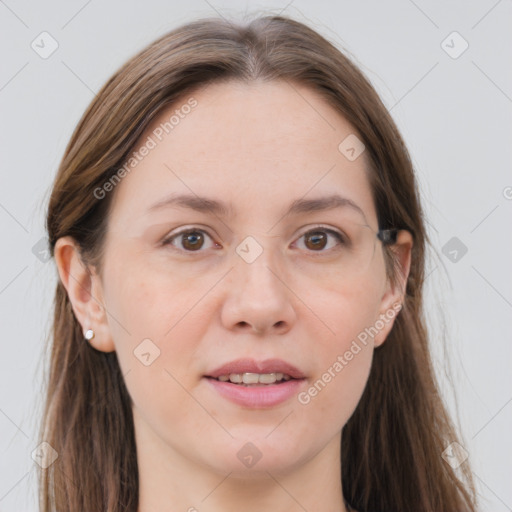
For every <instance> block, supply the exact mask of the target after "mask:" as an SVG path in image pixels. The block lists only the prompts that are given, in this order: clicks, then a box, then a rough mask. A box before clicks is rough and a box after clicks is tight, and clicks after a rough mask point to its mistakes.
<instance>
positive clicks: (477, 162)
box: [0, 0, 512, 512]
mask: <svg viewBox="0 0 512 512" xmlns="http://www.w3.org/2000/svg"><path fill="white" fill-rule="evenodd" d="M253 12H268V13H273V14H278V13H282V14H287V15H289V16H292V17H294V18H295V19H297V20H299V21H303V22H305V23H307V24H308V25H310V26H311V27H312V28H314V29H316V30H317V31H319V32H320V33H321V34H323V35H324V36H325V37H327V38H328V39H330V40H331V41H332V42H333V43H334V44H336V45H337V46H338V47H339V48H340V49H342V50H344V51H345V52H346V53H347V54H348V55H349V57H351V58H352V59H353V60H354V61H355V62H356V64H358V65H359V66H360V67H361V69H362V70H363V72H364V73H365V74H366V75H367V76H368V78H369V79H370V80H371V82H372V83H373V85H374V86H375V88H376V89H377V91H378V93H379V94H380V95H381V97H382V99H383V101H384V103H385V104H386V106H387V107H388V109H389V110H390V111H391V114H392V116H393V118H394V119H395V120H396V122H397V124H398V126H399V128H400V130H401V131H402V134H403V136H404V139H405V141H406V144H407V145H408V147H409V149H410V152H411V155H412V158H413V162H414V165H415V168H416V172H417V175H418V179H419V182H420V186H421V195H422V201H423V206H424V208H425V212H426V214H427V220H428V229H429V235H430V237H431V240H432V249H431V250H430V251H429V259H428V278H427V285H426V296H425V298H426V315H427V318H428V322H429V326H430V329H431V338H432V350H433V354H434V360H435V364H436V369H437V372H438V378H439V381H440V384H441V386H442V389H443V393H444V396H445V399H446V401H447V402H448V404H449V407H450V411H451V412H452V414H453V415H454V417H457V408H456V405H455V404H456V402H455V399H454V398H455V397H456V398H457V400H458V417H459V418H460V424H461V428H462V433H463V436H464V437H463V439H464V441H463V446H464V449H465V450H466V451H467V452H468V454H469V460H470V462H471V463H472V466H473V469H474V473H475V479H476V483H477V485H478V490H479V493H480V495H481V497H482V506H481V510H482V511H485V512H487V511H489V512H504V511H507V510H512V488H511V486H510V476H511V474H512V471H511V466H512V464H511V459H512V457H511V455H512V453H511V444H512V443H511V438H510V431H511V429H510V426H511V419H512V404H511V401H512V385H511V383H512V376H511V371H510V365H511V354H512V348H511V347H512V345H511V343H510V342H511V339H510V338H511V336H510V328H511V327H512V325H511V321H510V320H511V317H512V315H511V313H512V277H511V272H510V263H511V262H512V240H511V235H510V233H511V229H510V228H511V217H512V215H511V214H512V173H511V172H510V164H511V153H512V138H511V131H512V130H511V126H512V123H511V121H512V119H511V117H512V116H511V114H512V66H511V63H512V44H511V43H512V30H511V27H512V2H511V1H510V0H502V1H496V0H485V1H484V0H482V1H472V2H468V1H452V2H442V1H434V2H432V1H431V2H427V1H423V0H417V1H412V0H393V1H385V2H382V1H377V0H375V1H360V2H355V1H350V2H349V1H344V0H341V1H336V2H334V1H328V0H315V1H314V2H308V1H306V0H295V1H292V2H290V1H289V0H287V1H264V2H248V1H235V0H229V1H228V0H212V1H208V2H207V1H205V0H189V1H188V2H177V1H169V0H167V1H164V0H152V1H151V0H150V1H145V2H126V1H125V2H123V1H120V0H110V1H106V2H101V1H100V0H89V1H86V0H72V1H69V0H68V1H63V0H60V1H48V2H35V1H33V2H23V1H20V0H0V48H1V50H0V51H1V55H2V58H1V66H0V109H1V116H0V137H1V151H0V172H1V187H0V234H1V239H2V247H3V249H2V264H1V265H0V312H1V347H2V351H1V357H0V512H20V511H26V512H31V511H35V510H37V504H36V489H37V484H36V478H35V475H36V472H35V462H34V461H33V460H32V453H33V451H34V450H35V448H36V445H37V435H36V434H37V428H38V420H39V417H38V414H40V410H41V405H42V403H41V396H42V387H43V381H42V373H41V372H42V364H41V361H42V348H43V343H44V339H45V337H46V336H47V334H48V332H49V328H50V308H51V303H52V299H53V293H54V288H55V282H56V270H55V267H54V263H53V260H50V261H48V260H47V258H46V254H45V252H44V243H45V241H44V236H45V231H44V211H45V207H46V204H47V199H48V191H49V188H50V185H51V182H52V179H53V177H54V175H55V173H56V170H57V167H58V164H59V161H60V159H61V157H62V154H63V151H64V148H65V145H66V144H67V141H68V140H69V138H70V136H71V133H72V131H73V129H74V127H75V126H76V124H77V122H78V120H79V118H80V117H81V115H82V113H83V112H84V110H85V108H86V107H87V105H88V104H89V102H90V101H91V100H92V99H93V97H94V93H95V92H97V91H98V90H99V89H100V87H101V86H102V85H103V84H104V83H105V81H106V80H107V79H108V78H109V77H110V76H111V74H112V73H113V72H114V71H115V70H117V68H118V67H119V66H120V65H121V64H122V63H123V62H124V61H125V60H126V59H127V58H128V57H130V56H132V55H133V54H134V53H136V52H137V51H139V50H140V49H142V48H143V47H144V46H145V45H146V44H148V43H149V42H151V41H153V40H154V39H156V38H157V37H159V36H160V35H162V34H164V33H165V32H167V31H169V30H171V29H172V28H174V27H176V26H178V25H180V24H182V23H184V22H187V21H190V20H192V19H195V18H198V17H203V16H224V17H228V18H231V19H241V18H243V16H244V14H246V13H253ZM42 32H47V34H44V35H41V33H42ZM41 38H45V39H44V41H45V43H44V44H43V43H41V42H40V41H41ZM38 41H39V43H38ZM36 43H37V44H38V45H39V46H37V44H36ZM52 45H53V46H56V45H58V47H57V48H56V50H55V51H54V52H53V53H52V54H51V55H49V56H48V55H45V54H44V52H50V51H51V50H53V47H52ZM43 46H44V51H43V48H42V47H43ZM43 57H46V58H43ZM443 340H445V345H443ZM449 375H451V378H448V377H449ZM452 384H453V386H452ZM440 456H441V454H440Z"/></svg>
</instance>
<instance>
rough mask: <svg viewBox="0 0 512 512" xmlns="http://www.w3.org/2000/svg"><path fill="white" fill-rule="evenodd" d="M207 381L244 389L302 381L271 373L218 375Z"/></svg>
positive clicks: (280, 373)
mask: <svg viewBox="0 0 512 512" xmlns="http://www.w3.org/2000/svg"><path fill="white" fill-rule="evenodd" d="M206 378H208V379H214V380H217V381H219V382H229V383H231V384H236V385H238V386H246V387H262V386H263V387H264V386H271V385H273V384H281V383H284V382H288V381H290V380H302V379H296V378H294V377H292V376H291V375H288V374H287V373H282V372H273V373H249V372H246V373H229V374H225V375H219V376H218V377H209V376H206Z"/></svg>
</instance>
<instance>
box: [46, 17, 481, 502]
mask: <svg viewBox="0 0 512 512" xmlns="http://www.w3.org/2000/svg"><path fill="white" fill-rule="evenodd" d="M256 79H259V80H285V81H287V82H288V83H289V84H290V85H293V84H302V85H306V86H308V87H309V88H311V90H313V91H315V92H316V93H318V94H320V95H321V96H322V97H323V98H325V99H326V100H327V101H328V102H329V104H330V105H331V106H332V107H333V108H334V109H335V110H337V111H338V112H339V113H340V114H342V115H343V116H344V117H345V118H346V119H347V120H348V121H349V122H350V123H351V124H352V125H353V127H354V128H355V129H356V130H357V133H358V134H359V136H360V138H361V139H362V140H363V142H364V144H365V146H366V150H367V152H368V155H369V157H370V159H369V162H370V169H369V176H370V181H371V188H372V193H373V197H374V201H375V205H376V210H377V215H378V222H379V228H381V229H386V228H399V229H407V230H409V231H410V232H411V233H412V235H413V238H414V247H413V250H412V262H411V268H410V274H409V277H408V280H407V283H406V293H405V299H404V306H403V309H402V311H401V313H400V315H398V317H397V318H396V320H395V324H394V326H393V329H392V330H391V332H390V334H389V336H388V339H387V340H386V342H385V343H384V344H383V345H382V346H381V347H379V348H378V349H377V350H376V351H375V354H374V361H373V366H372V370H371V373H370V376H369V380H368V383H367V386H366V388H365V391H364V393H363V396H362V398H361V401H360V403H359V404H358V406H357V409H356V411H355V412H354V414H353V415H352V417H351V418H350V420H349V421H348V423H347V424H346V425H345V427H344V429H343V435H342V448H341V460H342V468H341V469H342V484H343V493H344V496H345V497H346V499H347V501H348V502H349V503H350V504H351V506H352V507H354V508H356V509H357V510H358V511H359V512H369V511H386V512H389V511H396V512H405V511H407V512H411V511H414V512H443V511H444V512H454V511H463V510H464V511H475V510H476V505H475V503H476V498H475V491H474V486H473V481H472V475H471V472H470V469H469V467H468V463H467V462H465V463H463V464H462V466H461V467H460V468H459V469H458V472H456V471H455V470H454V469H452V467H451V466H450V465H448V464H447V463H446V462H445V461H444V460H443V459H442V456H441V454H442V452H443V450H444V449H445V448H446V447H447V446H448V444H449V443H451V442H453V441H455V440H456V439H457V436H456V434H455V430H454V427H453V426H452V423H451V421H450V418H449V416H448V414H447V412H446V409H445V407H444V405H443V402H442V400H441V397H440V393H439V391H438V385H437V383H436V380H435V376H434V372H433V368H432V363H431V358H430V354H429V346H428V337H427V331H426V326H425V321H424V317H423V299H422V289H423V283H424V279H425V276H424V263H425V262H424V260H425V246H426V244H427V243H428V240H427V235H426V231H425V225H424V220H423V213H422V209H421V205H420V201H419V194H418V190H417V185H416V181H415V176H414V171H413V166H412V163H411V160H410V157H409V154H408V151H407V149H406V147H405V145H404V142H403V140H402V138H401V136H400V134H399V132H398V129H397V127H396V125H395V123H394V122H393V120H392V118H391V116H390V115H389V113H388V111H387V110H386V107H385V106H384V105H383V103H382V102H381V100H380V99H379V97H378V95H377V93H376V92H375V90H374V89H373V87H372V86H371V84H370V83H369V81H368V80H367V79H366V78H365V77H364V75H363V74H362V73H361V71H360V70H359V69H358V68H357V67H356V66H355V65H354V64H353V63H352V62H351V61H350V60H349V59H348V58H347V57H346V56H344V55H343V53H341V52H340V50H339V49H337V48H336V47H335V46H334V45H333V44H331V43H330V42H328V41H327V40H326V39H325V38H323V37H322V36H320V35H319V34H318V33H316V32H315V31H314V30H312V29H310V28H308V27H307V26H305V25H304V24H302V23H300V22H298V21H294V20H292V19H290V18H286V17H282V16H264V17H258V18H255V19H254V20H252V21H250V22H247V23H246V24H235V23H232V22H229V21H225V20H222V19H218V18H212V19H202V20H198V21H195V22H192V23H189V24H187V25H184V26H182V27H180V28H178V29H176V30H173V31H172V32H170V33H168V34H166V35H164V36H163V37H161V38H160V39H158V40H157V41H155V42H154V43H152V44H151V45H150V46H148V47H147V48H146V49H144V50H143V51H142V52H140V53H139V54H138V55H136V56H135V57H133V58H132V59H131V60H129V61H128V62H127V63H126V64H125V65H124V66H122V67H121V69H120V70H119V71H118V72H117V73H115V74H114V76H113V77H112V78H111V79H110V80H109V81H108V82H107V83H106V84H105V86H104V87H103V88H102V90H101V91H100V92H99V93H98V94H97V96H96V97H95V99H94V100H93V101H92V103H91V105H90V106H89V107H88V109H87V111H86V112H85V114H84V115H83V117H82V119H81V121H80V122H79V124H78V126H77V128H76V130H75V132H74V134H73V136H72V138H71V140H70V142H69V144H68V146H67V148H66V151H65V154H64V157H63V159H62V162H61V165H60V168H59V170H58V173H57V176H56V179H55V182H54V184H53V189H52V193H51V197H50V201H49V207H48V216H47V230H48V237H49V244H50V249H51V252H52V255H53V251H54V247H55V243H56V241H57V240H58V239H59V238H60V237H63V236H68V235H69V236H72V237H73V238H74V239H75V240H76V242H77V243H78V245H79V247H80V250H81V254H82V256H83V259H84V262H86V263H87V264H90V265H94V266H95V267H96V269H97V270H100V269H101V260H102V248H103V236H104V233H105V231H106V225H107V222H108V215H109V207H110V205H111V202H112V196H113V193H111V194H108V195H107V196H106V197H105V198H104V199H102V200H98V199H96V197H95V195H94V190H95V189H97V187H101V186H102V185H103V184H104V183H105V182H106V180H108V179H110V178H111V177H112V176H113V175H114V173H115V172H116V171H118V170H119V168H120V167H121V166H122V165H123V162H124V161H125V160H126V158H127V157H128V155H129V153H130V151H132V150H133V146H134V144H135V142H136V141H137V140H138V138H139V137H140V135H141V134H142V133H143V131H144V130H145V128H146V127H147V126H148V124H149V123H150V122H151V120H152V119H154V117H155V116H156V115H157V114H158V113H159V112H160V111H161V110H162V109H163V108H164V107H167V106H169V105H170V104H172V103H174V102H176V101H178V99H180V97H183V96H184V95H185V94H189V93H190V92H191V91H193V90H194V89H196V90H197V89H198V88H201V87H206V86H207V85H208V84H209V83H211V82H218V81H226V80H238V81H244V82H250V81H254V80H256ZM384 250H385V251H386V254H387V256H386V257H387V258H388V259H387V261H388V262H389V261H391V260H390V258H391V252H389V249H387V248H385V249H384ZM389 268H391V271H390V272H391V274H390V277H392V278H393V277H396V276H395V275H394V274H393V268H394V267H393V265H391V266H390V267H389ZM52 338H53V339H52V343H51V347H50V348H51V350H49V362H48V368H49V370H48V389H47V398H46V403H45V409H44V416H43V421H42V426H41V432H40V440H41V441H46V442H48V443H49V444H50V445H51V446H52V447H53V448H54V449H55V450H56V451H57V452H58V454H59V457H58V459H57V460H56V461H55V462H54V463H53V464H52V465H51V466H50V467H49V468H47V469H42V470H41V473H40V506H41V510H42V511H43V512H50V511H56V510H70V511H75V512H78V511H93V510H94V511H99V510H105V511H106V510H108V511H111V512H118V511H119V512H121V511H123V512H136V510H137V506H138V476H137V475H138V472H137V459H136V450H135V437H134V427H133V418H132V411H131V399H130V396H129V394H128V392H127V389H126V387H125V384H124V380H123V376H122V374H121V371H120V367H119V364H118V361H117V357H116V353H115V352H111V353H104V352H99V351H96V350H95V349H93V348H92V347H91V346H90V344H88V343H85V342H84V340H83V334H82V329H81V326H80V324H79V323H78V321H77V320H76V318H75V316H74V314H73V310H72V308H71V304H70V301H69V299H68V296H67V293H66V290H65V288H64V287H63V284H62V283H61V282H60V281H59V282H58V284H57V289H56V292H55V310H54V324H53V336H52Z"/></svg>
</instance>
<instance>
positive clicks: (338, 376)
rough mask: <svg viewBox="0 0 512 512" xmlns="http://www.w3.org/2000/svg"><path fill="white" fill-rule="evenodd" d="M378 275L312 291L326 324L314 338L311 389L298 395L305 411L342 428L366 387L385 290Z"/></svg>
mask: <svg viewBox="0 0 512 512" xmlns="http://www.w3.org/2000/svg"><path fill="white" fill-rule="evenodd" d="M379 276H380V274H378V273H375V274H373V273H369V275H368V276H367V277H365V278H364V279H361V280H359V282H358V283H353V284H352V285H351V286H350V287H347V288H344V289H342V290H340V289H338V288H335V287H334V286H333V287H330V286H329V287H322V289H321V290H318V292H315V293H310V295H309V299H308V300H310V301H311V304H314V305H315V306H314V307H316V311H315V313H317V316H318V317H320V318H321V319H322V321H323V323H324V326H323V327H322V329H321V332H322V335H321V336H317V337H315V338H314V339H315V343H314V347H312V348H314V353H315V359H316V361H317V364H316V365H315V368H316V372H315V376H314V378H313V379H312V382H311V385H310V387H309V388H308V389H307V390H306V392H305V393H303V395H302V396H299V397H298V398H299V402H300V403H301V404H302V405H303V406H304V408H305V409H308V408H311V409H313V408H316V409H317V411H316V413H318V414H319V415H321V416H319V417H322V418H323V419H322V422H323V421H324V419H325V420H326V421H329V422H331V424H332V425H338V426H339V427H340V428H341V427H342V426H343V425H344V423H345V422H346V421H347V420H348V418H349V417H350V416H351V415H352V413H353V411H354V410H355V408H356V406H357V403H358V402H359V399H360V397H361V395H362V393H363V391H364V388H365V386H366V382H367V379H368V376H369V372H370V368H371V363H372V357H373V349H374V346H373V337H372V335H374V333H375V331H374V330H372V328H373V327H374V326H375V323H376V320H377V319H378V318H379V315H378V311H379V305H380V297H381V293H382V286H381V285H382V279H380V278H379Z"/></svg>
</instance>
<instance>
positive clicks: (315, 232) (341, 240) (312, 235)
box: [299, 226, 347, 252]
mask: <svg viewBox="0 0 512 512" xmlns="http://www.w3.org/2000/svg"><path fill="white" fill-rule="evenodd" d="M329 237H331V239H334V247H333V245H332V244H331V246H330V247H327V245H328V243H329ZM302 239H304V246H305V247H306V249H309V250H310V251H312V252H329V250H330V249H334V248H335V246H336V245H338V246H341V245H346V244H347V240H346V238H345V236H344V235H343V234H342V233H340V232H338V231H335V230H334V229H329V228H325V227H323V226H317V227H315V228H313V229H310V230H309V231H306V233H304V234H303V235H302V236H301V237H300V238H299V240H302ZM336 242H337V244H336ZM326 247H327V250H324V249H326Z"/></svg>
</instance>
